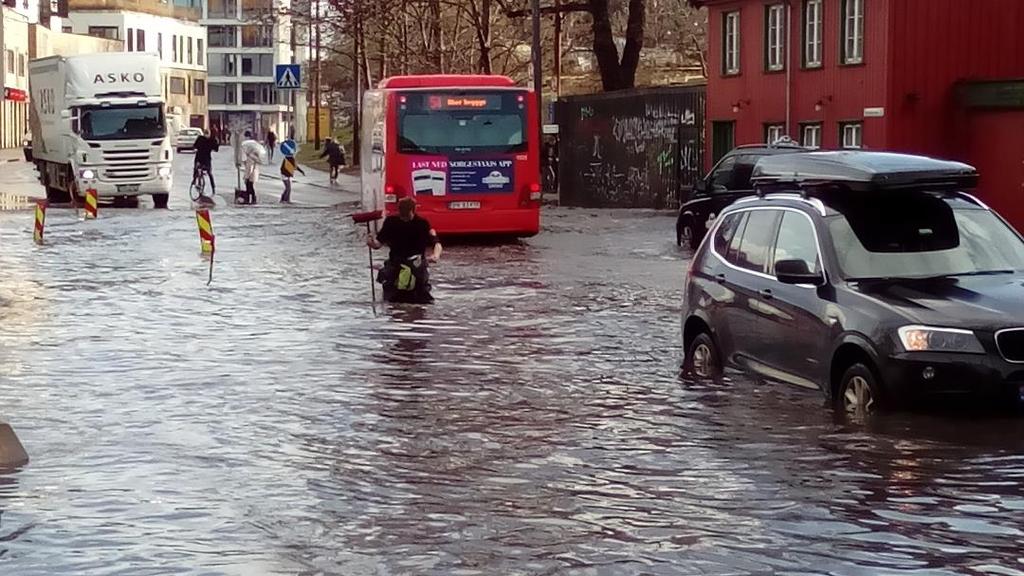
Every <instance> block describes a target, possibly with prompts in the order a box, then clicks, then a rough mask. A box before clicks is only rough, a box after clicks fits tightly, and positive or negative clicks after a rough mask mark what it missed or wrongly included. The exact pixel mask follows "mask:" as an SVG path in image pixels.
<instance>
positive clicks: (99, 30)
mask: <svg viewBox="0 0 1024 576" xmlns="http://www.w3.org/2000/svg"><path fill="white" fill-rule="evenodd" d="M89 36H95V37H97V38H106V39H107V40H120V39H121V29H120V28H118V27H117V26H89Z"/></svg>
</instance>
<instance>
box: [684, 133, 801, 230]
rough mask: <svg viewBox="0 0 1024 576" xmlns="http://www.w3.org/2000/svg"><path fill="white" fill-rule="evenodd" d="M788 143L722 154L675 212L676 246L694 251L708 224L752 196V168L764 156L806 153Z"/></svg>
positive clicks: (746, 148) (787, 140)
mask: <svg viewBox="0 0 1024 576" xmlns="http://www.w3.org/2000/svg"><path fill="white" fill-rule="evenodd" d="M806 151H807V148H801V147H800V146H798V145H796V144H794V143H793V141H792V140H789V139H784V140H780V141H778V142H776V143H775V144H752V145H749V146H740V147H739V148H735V149H733V150H732V151H731V152H729V153H728V154H726V155H725V156H724V157H723V158H722V159H721V160H719V161H718V164H716V165H715V167H714V168H712V169H711V172H709V173H708V175H707V176H705V177H704V179H703V180H701V181H699V182H697V185H696V186H694V188H693V192H692V193H691V194H690V197H689V198H687V199H686V202H684V203H683V205H682V206H681V207H680V208H679V218H678V219H677V220H676V244H678V245H680V246H682V245H683V244H684V243H685V244H687V245H688V246H689V247H690V248H692V249H694V250H696V249H697V246H700V241H701V240H703V239H704V235H705V234H706V233H707V228H708V225H709V224H708V223H709V221H713V220H714V218H715V215H716V214H719V213H721V211H722V210H724V209H725V207H726V206H728V205H730V204H732V203H733V202H735V201H736V200H739V199H740V198H743V197H744V196H751V195H753V194H754V186H753V185H752V184H751V182H750V176H751V174H752V173H753V172H754V165H755V164H757V161H758V160H760V159H761V158H763V157H765V156H774V155H778V154H792V153H794V152H806Z"/></svg>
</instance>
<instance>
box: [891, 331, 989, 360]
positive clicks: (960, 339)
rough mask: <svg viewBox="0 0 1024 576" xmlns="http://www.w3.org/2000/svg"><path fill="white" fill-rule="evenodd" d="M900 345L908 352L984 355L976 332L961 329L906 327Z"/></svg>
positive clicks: (901, 333)
mask: <svg viewBox="0 0 1024 576" xmlns="http://www.w3.org/2000/svg"><path fill="white" fill-rule="evenodd" d="M899 335H900V343H902V344H903V349H904V350H906V351H907V352H962V353H965V354H984V353H985V349H984V348H982V346H981V342H979V341H978V337H977V336H975V335H974V332H971V331H970V330H961V329H959V328H936V327H934V326H904V327H902V328H900V329H899Z"/></svg>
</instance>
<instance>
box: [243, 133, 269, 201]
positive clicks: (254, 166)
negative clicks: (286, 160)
mask: <svg viewBox="0 0 1024 576" xmlns="http://www.w3.org/2000/svg"><path fill="white" fill-rule="evenodd" d="M266 155H267V152H266V150H265V149H264V148H263V145H262V144H260V143H259V142H257V141H255V140H253V139H252V132H251V131H249V130H246V131H245V140H244V141H242V147H241V156H242V169H243V171H244V174H245V196H246V197H245V199H244V203H246V204H255V203H256V182H257V181H259V179H260V164H263V163H264V162H265V158H266Z"/></svg>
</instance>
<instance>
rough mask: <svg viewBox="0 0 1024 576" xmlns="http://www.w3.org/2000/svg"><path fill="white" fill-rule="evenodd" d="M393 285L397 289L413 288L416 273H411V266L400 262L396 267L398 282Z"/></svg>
mask: <svg viewBox="0 0 1024 576" xmlns="http://www.w3.org/2000/svg"><path fill="white" fill-rule="evenodd" d="M395 287H396V288H398V289H399V290H415V289H416V275H415V274H413V273H412V267H410V266H406V265H405V264H402V265H401V267H400V268H399V269H398V282H395Z"/></svg>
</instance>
